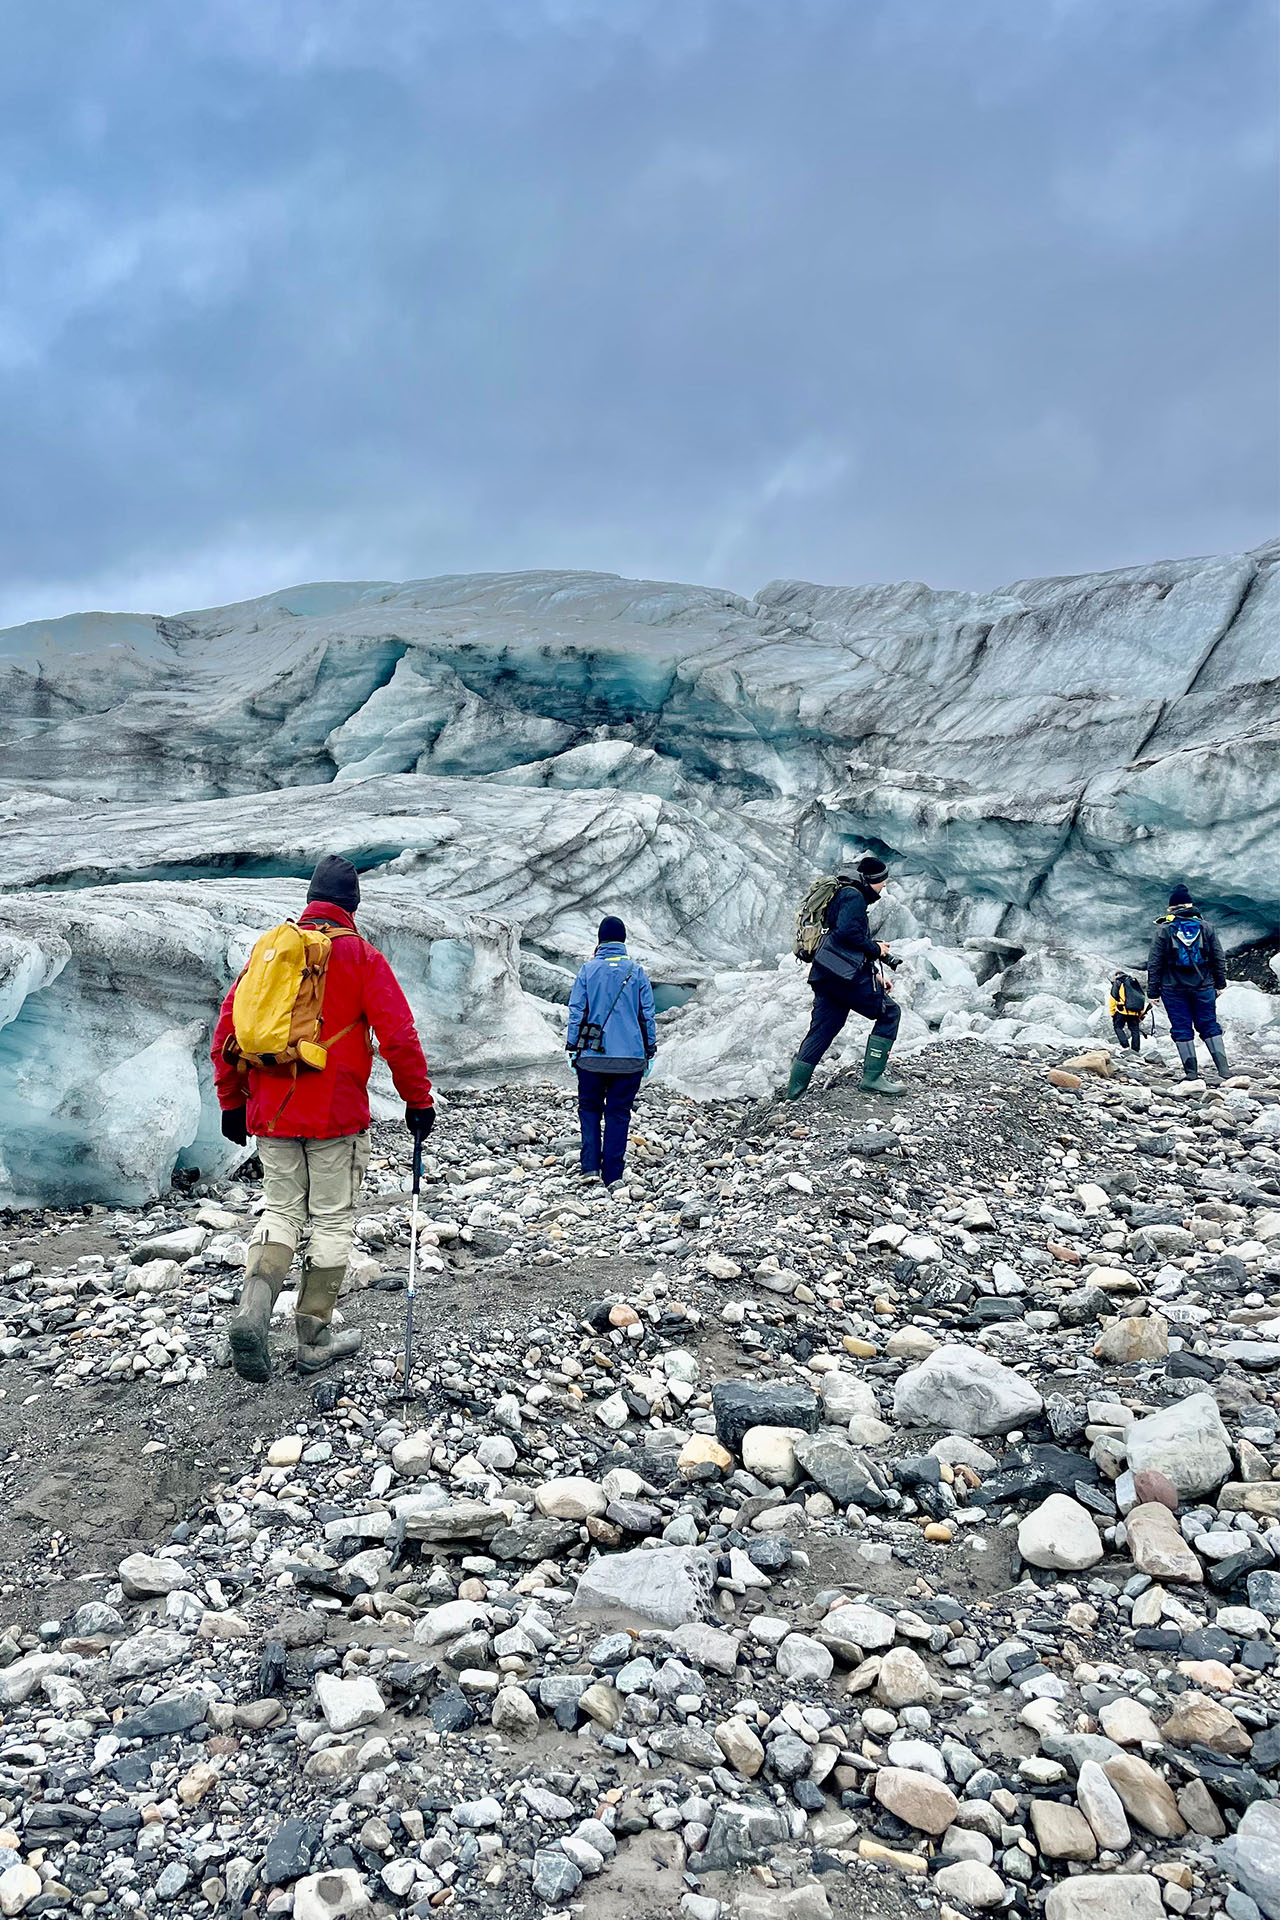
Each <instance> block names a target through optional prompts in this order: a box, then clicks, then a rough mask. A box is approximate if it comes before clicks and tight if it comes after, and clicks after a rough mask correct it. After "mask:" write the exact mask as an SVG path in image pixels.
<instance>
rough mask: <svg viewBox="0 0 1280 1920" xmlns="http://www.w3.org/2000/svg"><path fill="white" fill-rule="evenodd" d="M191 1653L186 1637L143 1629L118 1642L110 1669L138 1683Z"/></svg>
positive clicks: (121, 1676) (180, 1634) (113, 1650)
mask: <svg viewBox="0 0 1280 1920" xmlns="http://www.w3.org/2000/svg"><path fill="white" fill-rule="evenodd" d="M190 1650H191V1642H190V1640H189V1639H188V1638H187V1636H186V1635H185V1634H182V1633H169V1632H167V1631H166V1630H165V1628H163V1627H144V1628H143V1630H142V1632H141V1633H135V1634H133V1635H132V1636H131V1637H130V1638H129V1639H128V1640H121V1641H120V1643H119V1645H118V1646H116V1647H113V1648H112V1651H111V1660H110V1662H109V1665H110V1669H111V1672H112V1673H113V1674H114V1675H115V1676H116V1678H117V1679H120V1678H124V1679H130V1680H137V1679H140V1678H141V1677H142V1676H143V1675H144V1674H148V1673H163V1672H164V1671H165V1669H166V1668H168V1667H176V1666H177V1664H178V1662H179V1661H180V1660H185V1659H186V1657H187V1654H188V1653H189V1652H190ZM0 1679H3V1675H0Z"/></svg>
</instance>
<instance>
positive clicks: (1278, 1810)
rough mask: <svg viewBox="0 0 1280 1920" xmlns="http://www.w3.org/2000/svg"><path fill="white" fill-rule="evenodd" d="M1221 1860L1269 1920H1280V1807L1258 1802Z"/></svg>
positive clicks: (1221, 1852) (1225, 1845) (1227, 1843)
mask: <svg viewBox="0 0 1280 1920" xmlns="http://www.w3.org/2000/svg"><path fill="white" fill-rule="evenodd" d="M1218 1859H1219V1861H1220V1862H1221V1863H1222V1865H1223V1866H1224V1867H1226V1869H1227V1871H1228V1872H1229V1873H1233V1874H1234V1876H1235V1878H1236V1879H1237V1880H1238V1881H1239V1883H1240V1885H1241V1887H1242V1888H1243V1889H1244V1891H1245V1892H1246V1893H1247V1894H1248V1895H1249V1897H1250V1899H1252V1900H1256V1901H1257V1903H1258V1905H1259V1907H1261V1909H1262V1911H1263V1913H1264V1914H1265V1915H1266V1916H1267V1920H1280V1804H1277V1802H1276V1801H1274V1800H1255V1801H1254V1803H1253V1805H1252V1806H1251V1807H1248V1808H1246V1810H1245V1813H1244V1815H1243V1817H1242V1818H1241V1821H1240V1825H1239V1826H1238V1827H1237V1828H1236V1831H1235V1835H1234V1837H1233V1839H1231V1840H1227V1841H1224V1842H1223V1844H1222V1845H1221V1846H1220V1847H1219V1848H1218Z"/></svg>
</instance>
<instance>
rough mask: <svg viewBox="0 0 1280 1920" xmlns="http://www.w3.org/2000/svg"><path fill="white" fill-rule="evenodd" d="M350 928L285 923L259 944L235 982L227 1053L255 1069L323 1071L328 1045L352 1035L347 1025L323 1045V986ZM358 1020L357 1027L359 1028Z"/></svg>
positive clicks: (264, 935) (287, 921)
mask: <svg viewBox="0 0 1280 1920" xmlns="http://www.w3.org/2000/svg"><path fill="white" fill-rule="evenodd" d="M344 935H350V937H351V938H352V939H354V938H355V937H356V936H355V935H354V934H351V930H350V928H349V927H332V928H331V929H330V930H329V931H328V932H327V933H322V932H321V930H320V928H319V927H300V926H298V925H297V923H296V922H295V921H293V920H286V921H284V922H283V923H282V924H281V925H280V926H278V927H272V928H270V929H269V931H268V932H266V933H264V934H262V935H260V936H259V938H258V939H257V940H256V941H255V942H254V946H253V952H252V953H251V954H250V955H249V964H248V965H247V966H246V968H245V970H244V972H243V973H242V974H241V975H240V978H239V980H238V981H237V982H236V990H235V998H234V999H233V1001H232V1003H231V1018H232V1023H233V1033H232V1034H231V1035H230V1036H229V1037H228V1041H227V1046H226V1048H225V1052H226V1053H227V1056H228V1058H232V1059H236V1058H238V1059H239V1060H240V1061H242V1062H243V1063H244V1065H246V1066H250V1067H289V1066H292V1067H294V1068H295V1069H296V1068H297V1067H299V1066H302V1067H315V1068H317V1069H323V1067H324V1066H325V1064H326V1062H327V1060H328V1057H329V1054H328V1049H329V1047H331V1046H333V1045H334V1044H335V1042H337V1041H339V1040H341V1039H342V1038H343V1037H344V1036H345V1035H346V1034H348V1033H350V1032H351V1027H350V1026H349V1027H344V1028H343V1030H342V1032H341V1033H335V1034H334V1035H333V1036H332V1038H331V1039H330V1040H329V1042H328V1045H327V1046H323V1047H322V1046H321V1045H320V1044H319V1040H318V1037H317V1036H318V1035H319V1032H320V1022H321V1020H322V1019H323V1017H324V984H325V976H326V975H327V973H328V971H329V955H330V953H331V952H332V950H333V943H334V941H335V940H340V939H342V938H343V936H344ZM358 1025H359V1022H358V1021H353V1022H352V1026H358Z"/></svg>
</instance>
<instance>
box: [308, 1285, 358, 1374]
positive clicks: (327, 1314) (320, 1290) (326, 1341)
mask: <svg viewBox="0 0 1280 1920" xmlns="http://www.w3.org/2000/svg"><path fill="white" fill-rule="evenodd" d="M345 1273H346V1268H345V1267H313V1266H311V1265H307V1266H305V1267H304V1268H303V1273H302V1287H301V1290H300V1292H299V1294H298V1304H297V1306H296V1307H295V1309H294V1314H293V1323H294V1326H295V1327H296V1329H297V1334H298V1371H299V1372H300V1373H319V1372H320V1371H321V1370H322V1369H323V1368H324V1367H331V1366H332V1365H333V1363H334V1361H335V1360H349V1359H350V1358H351V1356H352V1355H353V1354H356V1353H359V1351H360V1347H361V1343H362V1342H363V1339H364V1335H363V1334H362V1333H361V1332H360V1330H359V1329H358V1328H355V1327H353V1328H351V1329H349V1330H348V1331H347V1332H345V1333H334V1332H333V1330H332V1328H331V1327H330V1325H329V1322H330V1321H331V1320H332V1318H333V1310H334V1308H335V1307H336V1306H337V1304H338V1295H339V1293H340V1292H341V1291H342V1281H343V1277H344V1275H345Z"/></svg>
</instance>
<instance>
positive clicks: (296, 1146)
mask: <svg viewBox="0 0 1280 1920" xmlns="http://www.w3.org/2000/svg"><path fill="white" fill-rule="evenodd" d="M257 1144H258V1158H259V1160H261V1162H262V1185H263V1192H264V1194H265V1196H266V1202H267V1206H266V1212H265V1213H264V1214H263V1215H262V1217H261V1219H260V1220H259V1221H258V1224H257V1226H256V1227H255V1228H254V1230H253V1233H252V1235H251V1236H250V1240H249V1244H250V1246H261V1244H262V1242H263V1241H264V1240H274V1241H275V1242H276V1244H277V1245H278V1246H286V1247H289V1248H291V1249H292V1250H293V1251H294V1252H295V1253H296V1251H297V1249H298V1246H299V1243H300V1242H301V1240H302V1236H303V1235H304V1233H305V1232H306V1231H307V1228H308V1227H310V1229H311V1244H310V1246H309V1247H308V1249H307V1261H308V1264H309V1265H310V1266H313V1267H339V1268H342V1269H345V1268H346V1264H347V1260H348V1258H349V1256H350V1253H351V1233H352V1229H353V1227H354V1226H355V1217H356V1203H357V1202H358V1200H359V1198H360V1183H361V1181H362V1180H363V1179H364V1175H365V1169H366V1167H367V1166H368V1164H369V1134H368V1130H367V1129H366V1130H365V1132H364V1133H349V1134H345V1135H344V1136H343V1137H342V1138H341V1139H340V1140H264V1139H261V1138H259V1140H258V1143H257Z"/></svg>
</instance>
